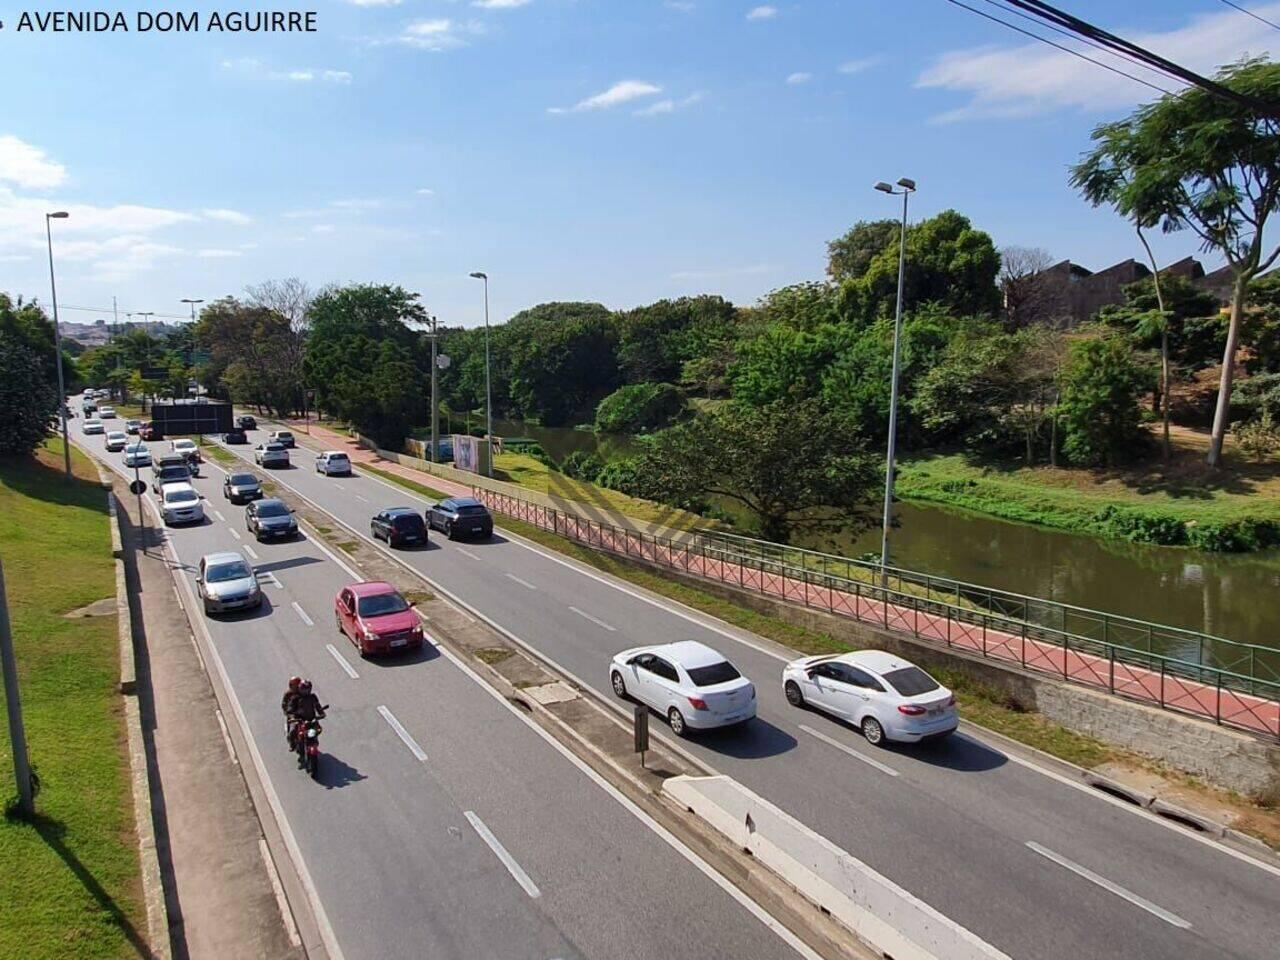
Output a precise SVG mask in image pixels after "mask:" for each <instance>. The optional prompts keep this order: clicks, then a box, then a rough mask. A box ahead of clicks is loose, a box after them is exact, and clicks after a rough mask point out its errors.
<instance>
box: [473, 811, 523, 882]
mask: <svg viewBox="0 0 1280 960" xmlns="http://www.w3.org/2000/svg"><path fill="white" fill-rule="evenodd" d="M463 816H464V817H466V818H467V820H468V821H469V822H470V824H471V826H472V827H474V828H475V831H476V833H478V834H480V839H481V840H483V841H484V842H485V843H487V844H488V845H489V849H490V850H492V851H493V852H494V855H495V856H496V857H497V858H498V859H499V860H501V861H502V865H503V866H504V867H506V868H507V872H508V873H510V874H511V876H512V877H514V878H515V881H516V883H518V884H520V886H521V887H523V888H524V892H525V893H527V894H528V895H529V896H531V897H540V896H542V891H541V890H539V889H538V885H537V884H536V883H534V882H533V880H532V879H530V877H529V875H528V874H527V873H525V872H524V868H523V867H522V866H520V864H518V863H516V858H515V857H513V856H512V855H511V854H509V853H508V852H507V848H506V847H504V846H503V845H502V844H501V843H499V842H498V838H497V837H495V836H494V835H493V832H492V831H491V830H490V829H489V828H488V827H486V826H485V825H484V821H483V820H481V819H480V818H479V817H477V816H476V815H475V814H474V813H472V812H471V811H470V810H464V811H463Z"/></svg>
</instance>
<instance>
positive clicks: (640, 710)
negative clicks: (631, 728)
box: [632, 705, 649, 767]
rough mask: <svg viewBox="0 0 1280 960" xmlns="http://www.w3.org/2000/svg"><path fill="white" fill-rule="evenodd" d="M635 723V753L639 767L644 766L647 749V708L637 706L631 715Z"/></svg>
mask: <svg viewBox="0 0 1280 960" xmlns="http://www.w3.org/2000/svg"><path fill="white" fill-rule="evenodd" d="M632 716H633V717H634V723H635V738H636V745H635V752H636V753H638V754H640V766H642V767H643V766H644V752H645V751H646V750H648V749H649V708H648V707H645V706H640V705H637V706H636V708H635V712H634V713H633V714H632Z"/></svg>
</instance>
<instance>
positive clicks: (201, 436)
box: [182, 297, 204, 444]
mask: <svg viewBox="0 0 1280 960" xmlns="http://www.w3.org/2000/svg"><path fill="white" fill-rule="evenodd" d="M182 302H183V303H187V304H190V305H191V322H192V324H194V323H195V322H196V304H197V303H204V301H203V300H192V299H190V298H189V297H183V298H182ZM194 359H195V358H194V357H193V358H192V360H193V361H194ZM192 372H193V373H194V372H195V365H194V363H193V364H192ZM196 402H197V403H199V402H200V381H199V380H197V381H196ZM198 426H203V424H200V425H198ZM196 443H197V444H203V443H204V430H203V429H201V430H200V431H199V433H197V434H196Z"/></svg>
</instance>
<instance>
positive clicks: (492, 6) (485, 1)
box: [471, 0, 530, 10]
mask: <svg viewBox="0 0 1280 960" xmlns="http://www.w3.org/2000/svg"><path fill="white" fill-rule="evenodd" d="M529 2H530V0H471V5H472V6H473V7H479V8H480V9H482V10H514V9H515V8H516V7H523V6H524V5H525V4H526V3H529Z"/></svg>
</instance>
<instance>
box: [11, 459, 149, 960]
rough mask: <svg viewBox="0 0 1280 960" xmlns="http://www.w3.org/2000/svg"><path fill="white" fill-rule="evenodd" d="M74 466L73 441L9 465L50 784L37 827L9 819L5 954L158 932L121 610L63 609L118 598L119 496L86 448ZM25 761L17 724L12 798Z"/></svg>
mask: <svg viewBox="0 0 1280 960" xmlns="http://www.w3.org/2000/svg"><path fill="white" fill-rule="evenodd" d="M72 463H73V466H74V471H75V475H76V479H75V480H74V481H73V482H72V483H71V484H67V483H65V482H64V481H63V478H62V446H61V441H60V440H54V441H51V442H50V444H49V447H48V449H46V450H42V451H39V453H38V456H37V457H36V458H34V459H31V460H22V461H12V460H0V557H3V560H4V570H5V581H6V584H7V587H8V593H9V615H10V618H11V620H12V625H13V636H14V644H15V647H16V652H17V660H18V670H19V677H20V683H21V691H22V707H23V712H24V715H25V720H26V731H27V742H28V750H29V753H30V756H31V762H32V763H33V764H34V765H35V767H36V768H37V770H38V772H39V775H40V779H41V783H42V787H41V791H40V794H39V796H38V797H37V799H36V807H37V810H38V818H37V822H36V823H34V824H27V823H22V822H19V821H16V820H0V905H2V906H0V917H2V918H3V919H2V920H0V957H4V958H10V957H12V958H19V957H20V958H23V960H44V958H49V960H68V958H72V960H74V958H81V957H85V958H88V957H93V958H101V957H130V956H139V955H140V951H139V949H138V948H137V946H136V944H141V939H140V936H144V935H145V931H146V916H145V910H144V908H143V907H142V900H141V891H140V887H139V862H138V852H137V840H136V837H135V834H134V820H133V800H132V793H131V788H130V784H129V763H128V758H127V755H126V751H125V746H124V740H125V732H124V722H123V709H122V703H121V698H120V695H119V693H118V692H117V687H116V684H117V682H118V677H119V661H118V650H117V644H116V617H115V615H114V613H113V614H111V615H110V616H103V617H77V618H74V619H67V618H65V617H64V616H63V614H65V613H67V612H68V611H71V610H75V609H78V608H80V607H84V606H86V605H88V604H90V603H93V602H94V601H95V600H101V599H103V598H106V597H114V595H115V572H114V565H113V561H112V558H111V536H110V530H109V527H108V524H109V519H108V516H107V505H106V492H105V491H104V490H103V489H102V488H101V486H100V485H99V483H98V480H97V472H96V471H95V470H94V469H93V467H92V465H91V464H90V462H89V461H88V459H87V458H86V457H85V456H84V455H83V454H81V453H79V452H78V451H74V450H73V451H72ZM2 697H3V693H2V691H0V698H2ZM12 763H13V760H12V753H11V747H10V743H9V738H8V728H7V726H5V727H4V728H3V729H0V794H3V797H2V799H5V800H8V799H9V798H10V797H13V796H16V793H17V791H16V788H15V787H14V786H13V781H12V776H13V766H12ZM138 931H142V934H139V933H138Z"/></svg>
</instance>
